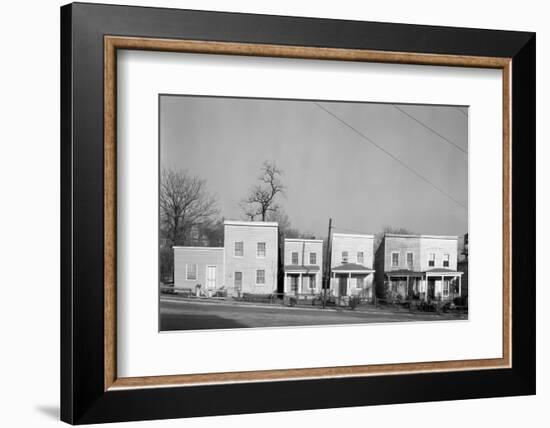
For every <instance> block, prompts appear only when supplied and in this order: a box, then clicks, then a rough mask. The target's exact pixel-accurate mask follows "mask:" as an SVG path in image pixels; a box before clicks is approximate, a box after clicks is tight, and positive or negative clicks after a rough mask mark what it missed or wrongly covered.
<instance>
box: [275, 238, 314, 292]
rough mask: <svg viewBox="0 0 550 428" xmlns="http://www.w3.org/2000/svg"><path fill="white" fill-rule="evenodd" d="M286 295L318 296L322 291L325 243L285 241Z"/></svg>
mask: <svg viewBox="0 0 550 428" xmlns="http://www.w3.org/2000/svg"><path fill="white" fill-rule="evenodd" d="M284 272H285V277H284V292H285V294H317V293H319V292H320V291H321V289H322V286H323V284H322V280H323V278H322V275H323V241H322V240H320V239H285V240H284Z"/></svg>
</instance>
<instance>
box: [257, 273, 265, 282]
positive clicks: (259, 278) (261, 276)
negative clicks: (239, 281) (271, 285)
mask: <svg viewBox="0 0 550 428" xmlns="http://www.w3.org/2000/svg"><path fill="white" fill-rule="evenodd" d="M256 284H265V270H257V271H256Z"/></svg>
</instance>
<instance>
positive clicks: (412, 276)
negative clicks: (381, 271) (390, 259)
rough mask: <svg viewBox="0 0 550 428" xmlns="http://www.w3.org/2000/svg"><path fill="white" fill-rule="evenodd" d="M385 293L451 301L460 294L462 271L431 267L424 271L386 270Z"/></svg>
mask: <svg viewBox="0 0 550 428" xmlns="http://www.w3.org/2000/svg"><path fill="white" fill-rule="evenodd" d="M386 284H387V288H386V290H387V294H388V295H389V297H391V298H395V299H404V300H424V301H431V300H443V301H452V300H453V299H455V298H456V297H461V294H462V272H457V271H453V270H450V269H431V270H429V271H425V272H414V271H409V270H396V271H390V272H386Z"/></svg>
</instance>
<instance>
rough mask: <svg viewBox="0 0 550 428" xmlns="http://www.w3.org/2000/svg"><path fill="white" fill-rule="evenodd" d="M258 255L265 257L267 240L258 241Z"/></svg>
mask: <svg viewBox="0 0 550 428" xmlns="http://www.w3.org/2000/svg"><path fill="white" fill-rule="evenodd" d="M256 257H265V242H258V245H257V249H256Z"/></svg>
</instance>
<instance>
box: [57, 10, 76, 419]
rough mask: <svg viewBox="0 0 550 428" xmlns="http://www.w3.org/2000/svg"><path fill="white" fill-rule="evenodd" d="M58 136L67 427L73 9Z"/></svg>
mask: <svg viewBox="0 0 550 428" xmlns="http://www.w3.org/2000/svg"><path fill="white" fill-rule="evenodd" d="M60 23H61V33H60V51H61V58H60V59H61V63H60V71H61V76H60V77H61V82H60V89H61V91H60V101H61V102H60V107H61V116H60V132H61V147H60V156H61V163H60V165H61V173H60V185H61V197H60V214H61V216H60V217H61V218H60V220H61V224H60V230H61V242H60V251H61V258H60V277H61V293H60V294H61V302H60V323H61V340H60V348H61V349H60V356H61V359H60V373H61V377H60V382H61V385H60V417H61V420H63V421H65V422H69V423H73V422H74V417H73V404H74V402H73V352H72V334H73V329H72V319H73V313H72V310H73V299H72V294H73V290H72V210H71V206H72V131H73V130H72V121H71V117H72V97H73V94H72V61H73V56H72V9H71V6H70V5H69V6H66V7H62V8H61V10H60Z"/></svg>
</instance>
